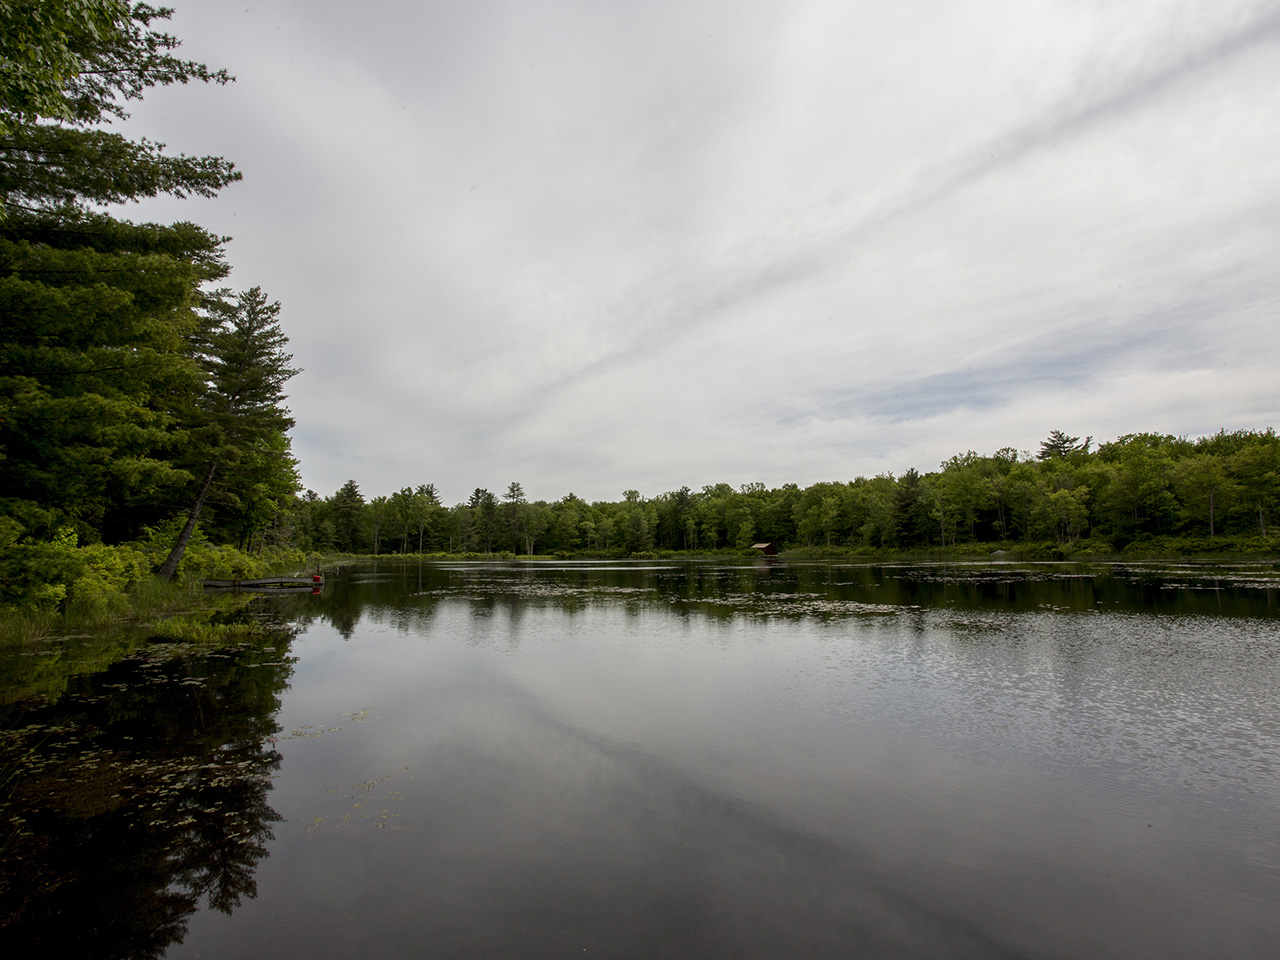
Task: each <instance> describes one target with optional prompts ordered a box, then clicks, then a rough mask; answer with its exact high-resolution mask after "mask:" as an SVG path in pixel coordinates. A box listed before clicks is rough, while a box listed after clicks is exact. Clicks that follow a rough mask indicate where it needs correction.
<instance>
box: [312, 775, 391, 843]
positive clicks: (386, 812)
mask: <svg viewBox="0 0 1280 960" xmlns="http://www.w3.org/2000/svg"><path fill="white" fill-rule="evenodd" d="M408 770H409V767H408V766H407V765H406V766H403V767H401V768H400V769H399V770H397V771H395V772H394V773H388V774H384V775H383V776H381V777H374V778H372V779H369V780H362V781H360V782H359V783H353V784H351V785H350V786H347V787H344V786H343V785H342V783H341V781H336V782H334V783H333V784H331V785H330V786H329V787H327V788H326V789H325V791H324V792H325V793H326V794H340V795H341V796H342V798H343V799H344V800H349V801H351V804H350V806H348V807H347V808H346V809H345V810H342V811H341V812H339V813H334V814H331V815H329V816H319V815H314V816H310V817H307V818H306V819H305V820H304V821H303V822H304V823H305V824H306V826H307V833H308V834H310V835H315V834H317V833H319V832H320V831H321V828H324V827H325V826H326V825H329V826H328V829H343V830H349V829H351V827H352V826H362V824H360V823H359V821H362V820H368V821H370V824H369V825H370V826H372V827H373V829H375V830H385V829H387V828H388V827H389V826H391V821H392V820H393V819H395V818H397V817H399V816H400V814H399V813H397V812H395V811H394V810H393V809H392V807H391V806H390V805H387V806H384V807H383V808H382V809H381V810H379V811H378V812H377V813H367V812H365V804H366V803H367V802H368V800H369V795H370V794H371V793H372V792H373V791H374V790H375V789H377V788H378V786H380V785H381V784H384V783H387V782H389V781H392V780H395V779H397V778H399V777H400V776H401V775H402V774H404V773H407V772H408ZM346 791H355V792H352V793H348V792H346ZM402 797H403V794H402V793H401V792H400V791H399V790H388V791H386V798H387V800H388V801H391V802H395V801H398V800H400V799H401V798H402ZM326 832H327V830H326Z"/></svg>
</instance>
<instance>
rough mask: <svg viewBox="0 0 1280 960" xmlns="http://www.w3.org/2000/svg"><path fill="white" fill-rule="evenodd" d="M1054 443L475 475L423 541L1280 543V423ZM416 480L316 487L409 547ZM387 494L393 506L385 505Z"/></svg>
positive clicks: (1256, 549) (497, 546)
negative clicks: (826, 477)
mask: <svg viewBox="0 0 1280 960" xmlns="http://www.w3.org/2000/svg"><path fill="white" fill-rule="evenodd" d="M1046 443H1047V444H1050V445H1055V444H1056V447H1060V448H1061V449H1060V450H1058V451H1057V452H1055V453H1053V455H1050V456H1045V457H1040V456H1031V455H1030V454H1027V455H1019V453H1018V452H1017V451H1016V450H1014V449H1013V448H1011V447H1005V448H1002V449H1000V450H997V451H996V452H995V453H994V454H991V455H982V454H978V453H975V452H973V451H968V452H966V453H964V454H958V455H956V456H954V457H951V458H950V459H948V460H946V461H944V462H943V463H942V464H940V467H939V469H938V470H936V471H933V472H929V473H920V472H918V471H916V470H907V471H905V472H903V473H902V474H901V475H900V476H898V477H894V476H893V475H892V474H881V475H879V476H876V477H871V478H867V477H857V478H856V479H854V480H852V481H849V482H843V483H835V482H823V483H815V484H813V485H812V486H810V487H807V488H805V489H800V488H799V487H798V486H796V485H795V484H785V485H783V486H782V487H779V488H776V489H768V488H766V487H765V486H764V484H759V483H750V484H744V485H742V486H741V487H739V488H737V489H735V488H733V487H732V486H730V485H729V484H727V483H720V484H712V485H708V486H705V487H703V488H702V489H701V490H699V491H696V492H695V491H693V490H691V489H690V488H689V487H681V488H680V489H679V490H675V491H671V492H668V493H662V494H659V495H658V496H656V497H654V498H652V499H646V498H644V497H643V496H641V495H640V494H639V493H638V492H637V491H635V490H628V491H626V492H625V493H623V495H622V499H621V500H619V501H617V502H612V503H610V502H598V503H587V502H585V501H583V500H582V499H581V498H579V497H577V496H575V495H573V494H567V495H566V496H564V497H563V498H561V499H560V500H556V501H554V502H550V503H548V502H545V501H534V502H529V501H528V500H527V498H526V497H525V495H524V491H523V488H522V487H521V485H520V484H518V483H512V484H510V485H509V486H508V487H507V493H506V495H505V496H504V497H503V498H502V500H501V502H500V501H499V500H498V498H497V497H495V496H494V495H493V494H492V493H490V492H489V491H488V490H486V489H485V488H483V487H477V488H476V489H475V491H474V492H473V493H472V494H471V496H470V498H469V499H468V501H467V502H466V503H460V504H457V505H456V506H454V507H451V508H449V509H447V510H446V509H444V508H443V507H440V508H438V512H437V513H436V514H435V515H434V516H433V519H432V523H433V524H434V536H433V537H432V538H431V539H429V540H426V539H424V542H425V543H426V544H428V545H429V546H430V547H431V548H432V550H435V551H442V552H449V553H454V554H457V553H460V552H467V553H469V554H470V555H474V556H497V555H499V554H498V551H504V553H503V555H506V554H528V553H530V552H539V553H542V554H545V555H554V556H560V557H573V556H602V557H606V556H607V557H627V556H632V557H641V556H646V555H648V554H649V553H651V552H652V553H655V554H659V555H664V554H669V553H671V552H673V551H698V552H704V553H715V552H727V553H734V554H741V552H742V551H743V550H744V549H745V548H749V547H750V546H751V544H752V543H753V542H759V541H763V542H772V543H774V544H776V545H778V546H779V548H781V549H786V550H790V551H792V552H796V551H800V552H801V554H798V555H805V556H826V555H831V556H837V555H840V556H844V555H850V554H853V555H872V554H873V553H876V552H877V551H884V552H891V553H895V554H902V555H938V554H939V553H940V552H941V551H945V555H947V556H973V557H985V556H989V555H991V553H992V552H993V550H1002V551H1005V552H1007V553H1008V554H1010V555H1014V556H1018V557H1022V558H1026V559H1035V558H1040V559H1053V558H1059V559H1060V558H1064V557H1068V556H1073V557H1074V556H1102V555H1114V554H1116V553H1118V552H1119V551H1122V550H1126V549H1131V550H1138V551H1140V552H1144V551H1145V552H1158V550H1159V549H1166V550H1167V552H1168V553H1169V554H1171V555H1184V554H1188V553H1217V552H1222V551H1225V552H1227V553H1235V554H1241V553H1264V554H1266V553H1274V552H1275V551H1276V549H1277V546H1278V545H1277V543H1276V541H1275V540H1274V539H1273V538H1272V533H1271V529H1272V519H1271V518H1272V517H1273V516H1274V514H1275V511H1276V510H1277V508H1280V438H1277V437H1276V435H1275V433H1274V432H1273V431H1272V430H1266V431H1235V432H1231V433H1227V432H1223V433H1219V434H1215V435H1213V436H1211V437H1203V438H1200V439H1198V440H1189V439H1186V438H1179V437H1173V436H1167V435H1161V434H1131V435H1127V436H1124V437H1120V438H1119V439H1117V440H1115V441H1113V442H1111V443H1105V444H1102V445H1101V446H1099V447H1097V448H1096V449H1094V448H1093V444H1092V438H1086V440H1085V441H1084V442H1081V441H1079V440H1078V439H1077V438H1074V437H1067V436H1065V435H1062V436H1060V437H1059V436H1057V435H1051V436H1050V439H1049V441H1046ZM411 494H412V491H410V490H409V488H407V487H406V488H403V489H402V490H401V491H399V492H398V493H397V494H394V495H392V496H391V497H389V498H375V499H374V501H373V502H372V503H371V504H370V505H369V506H368V507H367V508H366V507H365V505H364V503H363V498H362V497H360V496H359V494H358V490H357V488H355V485H354V482H352V483H349V484H348V485H347V486H346V487H344V488H343V490H341V491H339V492H338V493H337V494H335V495H334V496H333V497H331V498H329V500H327V501H321V500H320V499H319V497H315V500H314V505H315V509H316V511H317V513H316V515H317V516H322V515H323V513H322V510H331V511H335V512H336V510H337V508H338V506H339V504H342V505H343V506H342V509H343V510H344V516H345V518H346V519H345V520H344V523H345V524H347V525H348V526H350V527H352V528H355V527H357V526H359V525H360V524H361V523H362V522H363V523H365V524H374V523H375V522H376V523H377V524H380V525H381V529H382V532H381V533H380V536H379V544H380V547H381V549H382V551H383V552H388V551H390V552H398V551H401V550H403V549H404V543H405V533H404V528H403V523H404V521H403V520H396V519H394V517H396V516H401V515H403V514H404V511H405V510H408V509H410V506H409V504H410V503H411V501H412V497H411ZM384 501H385V503H384ZM397 503H399V504H401V505H402V506H401V507H395V504H397ZM432 503H433V506H434V504H435V501H434V500H433V501H432ZM380 510H381V511H387V516H389V517H392V518H393V519H386V518H385V517H384V518H383V519H381V520H378V519H377V518H378V516H379V513H378V511H380ZM397 510H399V513H397ZM387 530H392V531H393V533H394V536H388V535H387V533H386V531H387ZM526 530H527V531H528V539H526V538H525V533H524V531H526ZM411 534H412V530H410V538H409V539H410V542H411V540H412V536H411ZM531 544H532V545H533V547H535V548H536V550H531V548H530V545H531ZM1153 544H1155V545H1157V546H1156V547H1152V545H1153ZM1131 545H1133V546H1131ZM420 552H422V551H420Z"/></svg>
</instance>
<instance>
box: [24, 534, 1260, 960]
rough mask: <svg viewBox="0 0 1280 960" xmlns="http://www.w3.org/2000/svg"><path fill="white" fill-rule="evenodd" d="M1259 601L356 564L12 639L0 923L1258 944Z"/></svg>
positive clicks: (343, 944) (327, 941)
mask: <svg viewBox="0 0 1280 960" xmlns="http://www.w3.org/2000/svg"><path fill="white" fill-rule="evenodd" d="M1278 604H1280V564H1275V563H1262V564H1251V565H1246V564H1241V565H1235V566H1230V567H1222V566H1215V567H1208V566H1199V565H1195V564H1182V565H1170V564H1148V565H1133V564H1131V565H1097V566H1078V565H1071V564H1015V563H1008V564H1006V563H975V564H946V565H940V564H905V565H895V566H885V565H855V564H837V563H832V564H823V563H789V562H773V561H766V560H764V559H761V560H757V561H752V560H743V561H739V562H729V563H714V562H702V563H692V562H666V561H651V562H617V563H604V562H599V563H586V562H582V563H569V562H531V563H518V562H511V563H501V562H491V563H461V562H457V563H451V562H433V563H404V564H397V563H379V564H376V565H373V564H368V565H356V566H350V567H344V568H342V569H340V570H336V571H329V572H328V577H327V583H326V585H325V588H324V591H323V592H322V593H321V594H320V595H318V596H292V597H284V598H260V599H256V600H254V601H253V603H252V604H251V605H250V606H249V607H247V608H244V609H241V610H238V611H233V612H229V613H228V614H227V618H228V623H231V622H233V621H234V620H236V618H240V619H243V618H246V617H249V618H253V619H254V620H255V621H258V622H260V623H261V624H262V625H263V627H264V629H265V630H266V633H265V634H264V635H262V636H257V637H253V638H250V639H244V638H241V639H239V640H236V641H234V642H229V643H226V644H222V645H211V644H209V643H207V642H206V643H175V642H165V643H158V642H154V643H142V644H138V645H136V646H135V648H133V649H131V650H130V652H128V653H127V655H124V656H120V655H119V654H118V653H116V654H112V653H111V651H110V650H109V649H105V648H104V643H105V642H104V641H99V640H98V639H96V638H92V637H81V638H70V639H66V640H59V641H50V642H45V643H42V644H30V645H28V646H27V647H24V648H23V649H21V650H16V651H10V652H8V653H6V654H4V655H3V656H2V657H0V703H3V704H4V708H3V727H4V730H3V738H2V739H0V747H2V748H3V756H2V758H0V759H2V762H3V764H4V766H3V768H2V769H3V774H0V776H3V787H2V790H3V792H2V793H0V796H2V797H3V802H4V810H3V817H0V829H2V830H4V831H6V833H5V837H4V838H2V839H0V842H2V843H3V844H4V846H3V848H0V867H2V868H3V874H0V876H2V877H3V881H2V882H3V888H2V890H0V892H2V893H3V898H2V901H3V909H4V914H3V916H0V921H3V923H4V928H3V938H4V940H3V942H5V943H6V945H7V946H9V947H10V949H11V950H13V949H14V948H17V947H23V948H25V949H31V948H32V947H36V948H39V947H44V948H50V949H51V950H52V951H53V955H59V951H61V953H62V954H65V955H74V956H79V957H117V956H143V957H148V956H166V957H172V958H233V957H234V958H253V957H264V958H266V957H271V958H280V957H306V958H350V957H353V956H357V955H361V954H371V955H374V956H377V957H379V958H391V957H415V958H416V957H423V956H430V957H568V956H575V957H576V956H587V955H590V956H598V957H636V958H640V957H644V958H653V957H671V958H684V957H690V958H692V957H726V958H728V957H733V958H745V957H770V958H776V957H787V956H794V957H886V958H897V957H921V958H925V957H929V958H941V957H964V958H969V957H972V958H978V957H983V958H986V957H997V958H1002V957H1034V958H1059V957H1061V958H1075V957H1096V958H1138V957H1143V958H1146V957H1161V958H1181V957H1185V958H1203V957H1208V956H1213V957H1272V956H1280V607H1278ZM12 955H15V956H16V955H17V954H16V952H14V953H13V954H12Z"/></svg>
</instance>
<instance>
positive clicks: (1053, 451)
mask: <svg viewBox="0 0 1280 960" xmlns="http://www.w3.org/2000/svg"><path fill="white" fill-rule="evenodd" d="M1092 443H1093V437H1085V438H1084V443H1081V442H1080V438H1079V437H1068V436H1067V435H1066V434H1065V433H1063V432H1062V431H1061V430H1051V431H1050V432H1049V436H1048V438H1047V439H1045V440H1042V441H1041V442H1040V452H1039V453H1037V454H1036V459H1037V460H1052V459H1054V458H1055V457H1065V456H1067V455H1068V454H1070V453H1088V452H1089V446H1090V444H1092Z"/></svg>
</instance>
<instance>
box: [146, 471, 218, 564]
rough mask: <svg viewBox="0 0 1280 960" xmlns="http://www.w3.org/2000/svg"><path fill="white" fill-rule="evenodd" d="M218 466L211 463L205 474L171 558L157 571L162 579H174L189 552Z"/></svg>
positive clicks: (170, 553) (171, 551) (170, 552)
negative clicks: (179, 565)
mask: <svg viewBox="0 0 1280 960" xmlns="http://www.w3.org/2000/svg"><path fill="white" fill-rule="evenodd" d="M217 468H218V464H217V462H216V461H215V462H213V463H211V464H209V472H208V473H206V474H205V475H204V483H202V484H201V485H200V494H199V496H197V497H196V502H195V503H194V504H192V506H191V513H190V514H189V515H188V516H187V522H186V525H185V526H183V528H182V533H180V534H178V542H177V543H175V544H174V545H173V549H172V550H170V551H169V558H168V559H167V560H165V562H164V563H162V564H161V565H160V569H159V570H158V571H156V576H157V577H159V578H160V579H161V580H172V579H173V575H174V574H175V573H177V572H178V564H180V563H181V562H182V555H183V554H184V553H186V552H187V543H188V542H190V540H191V534H193V533H195V529H196V522H197V521H198V520H199V519H200V510H201V509H202V508H203V507H204V498H205V497H207V496H208V495H209V488H210V487H211V486H213V472H214V471H215V470H216V469H217Z"/></svg>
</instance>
